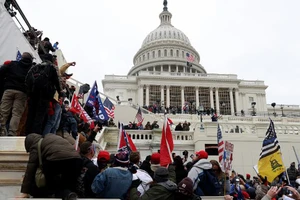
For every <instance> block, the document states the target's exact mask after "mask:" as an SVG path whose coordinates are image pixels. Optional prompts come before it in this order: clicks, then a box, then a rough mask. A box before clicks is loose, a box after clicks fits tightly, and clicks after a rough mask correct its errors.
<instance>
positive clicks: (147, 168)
mask: <svg viewBox="0 0 300 200" xmlns="http://www.w3.org/2000/svg"><path fill="white" fill-rule="evenodd" d="M140 169H143V170H145V171H146V172H147V173H148V174H149V175H150V176H151V177H152V178H153V176H154V172H153V171H152V170H151V164H150V162H149V161H147V160H144V161H143V163H142V165H141V167H140Z"/></svg>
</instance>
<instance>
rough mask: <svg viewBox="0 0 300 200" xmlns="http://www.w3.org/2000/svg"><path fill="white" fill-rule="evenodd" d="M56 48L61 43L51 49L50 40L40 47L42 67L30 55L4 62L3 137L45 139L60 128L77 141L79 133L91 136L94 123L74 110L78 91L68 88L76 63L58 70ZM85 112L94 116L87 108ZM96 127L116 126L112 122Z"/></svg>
mask: <svg viewBox="0 0 300 200" xmlns="http://www.w3.org/2000/svg"><path fill="white" fill-rule="evenodd" d="M32 45H35V42H34V41H33V42H32ZM57 45H58V42H57V43H55V44H54V45H53V46H52V44H51V43H50V39H49V38H47V37H46V38H44V39H43V41H42V42H41V43H39V45H38V48H37V51H38V53H39V56H40V58H41V59H42V63H40V64H36V63H35V62H34V59H35V58H34V57H33V55H32V54H31V53H29V52H24V53H23V54H22V55H21V57H20V60H15V61H10V60H8V61H5V62H4V64H3V65H2V66H1V67H0V99H1V101H0V135H1V136H19V135H28V134H30V133H37V134H40V135H46V134H48V133H56V132H57V130H58V128H59V127H61V129H62V130H63V131H64V132H67V133H69V134H71V135H72V136H73V138H74V139H76V137H77V136H78V134H79V133H81V134H82V135H84V136H85V135H87V134H88V131H89V129H90V125H91V124H92V123H87V122H85V121H83V120H82V119H81V118H80V116H79V115H80V113H78V112H76V111H75V110H74V109H72V106H71V101H72V97H73V93H74V92H75V90H76V89H75V87H74V86H69V85H68V84H67V79H69V78H70V77H71V76H72V75H73V74H70V73H67V69H68V68H70V67H71V66H75V65H76V62H70V63H66V64H64V65H63V66H58V63H57V58H56V56H55V55H53V54H50V51H52V52H55V50H56V49H57V48H58V47H57ZM79 103H80V102H79ZM82 106H84V105H83V104H82ZM84 108H85V109H86V111H87V112H89V114H90V115H91V116H92V115H93V114H92V113H91V112H92V111H91V109H90V108H89V107H88V106H85V107H84ZM95 123H100V124H102V125H106V126H115V124H114V122H113V121H112V120H109V121H99V122H95Z"/></svg>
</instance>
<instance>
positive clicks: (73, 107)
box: [70, 94, 93, 123]
mask: <svg viewBox="0 0 300 200" xmlns="http://www.w3.org/2000/svg"><path fill="white" fill-rule="evenodd" d="M70 111H71V112H73V113H76V114H78V115H79V116H80V118H81V119H82V120H83V121H84V122H88V123H91V122H92V121H93V120H92V118H91V117H90V116H89V115H88V114H87V112H86V111H85V110H84V109H83V108H82V106H81V105H80V103H79V102H78V98H77V96H76V94H74V95H73V98H72V102H71V109H70Z"/></svg>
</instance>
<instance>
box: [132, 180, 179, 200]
mask: <svg viewBox="0 0 300 200" xmlns="http://www.w3.org/2000/svg"><path fill="white" fill-rule="evenodd" d="M176 189H177V185H176V184H175V183H174V182H172V181H170V180H168V181H166V182H161V183H154V184H153V185H152V186H151V187H150V189H149V190H147V191H146V192H145V194H144V195H143V196H141V197H139V195H138V193H137V189H136V188H132V189H131V190H130V200H173V199H174V193H175V190H176Z"/></svg>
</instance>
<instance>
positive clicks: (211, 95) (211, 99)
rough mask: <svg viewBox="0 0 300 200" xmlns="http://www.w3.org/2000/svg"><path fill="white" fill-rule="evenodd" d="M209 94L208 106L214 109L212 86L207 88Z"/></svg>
mask: <svg viewBox="0 0 300 200" xmlns="http://www.w3.org/2000/svg"><path fill="white" fill-rule="evenodd" d="M209 94H210V108H213V109H215V107H214V92H213V88H212V87H211V88H209Z"/></svg>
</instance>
